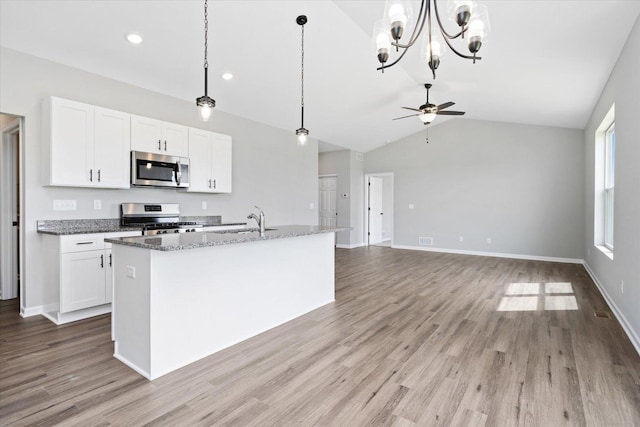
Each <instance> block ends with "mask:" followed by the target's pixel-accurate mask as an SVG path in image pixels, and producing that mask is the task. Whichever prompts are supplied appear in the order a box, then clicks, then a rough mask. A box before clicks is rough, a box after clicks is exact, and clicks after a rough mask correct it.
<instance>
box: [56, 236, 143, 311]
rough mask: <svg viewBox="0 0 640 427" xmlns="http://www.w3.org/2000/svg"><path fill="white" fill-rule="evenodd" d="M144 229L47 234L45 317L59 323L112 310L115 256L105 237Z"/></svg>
mask: <svg viewBox="0 0 640 427" xmlns="http://www.w3.org/2000/svg"><path fill="white" fill-rule="evenodd" d="M141 234H142V233H141V232H140V231H131V232H118V233H95V234H74V235H65V236H51V235H45V237H44V245H45V248H46V250H47V253H48V256H47V260H48V270H50V271H52V272H54V273H55V274H52V276H51V280H52V282H53V283H49V284H48V292H47V293H46V295H45V298H46V300H47V301H46V304H45V310H44V311H45V316H47V317H48V318H49V319H50V320H53V321H54V322H55V323H57V324H61V323H67V322H71V321H74V320H79V319H84V318H87V317H91V316H95V315H98V314H104V313H108V312H110V311H111V307H110V303H111V301H112V299H113V269H112V268H113V256H112V254H111V244H110V243H106V242H105V241H104V239H105V238H113V237H125V236H140V235H141Z"/></svg>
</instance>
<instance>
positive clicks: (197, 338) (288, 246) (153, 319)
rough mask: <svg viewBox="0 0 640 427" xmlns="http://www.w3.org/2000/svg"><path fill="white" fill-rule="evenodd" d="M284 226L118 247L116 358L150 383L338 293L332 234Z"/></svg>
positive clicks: (130, 241) (128, 241)
mask: <svg viewBox="0 0 640 427" xmlns="http://www.w3.org/2000/svg"><path fill="white" fill-rule="evenodd" d="M343 230H347V228H336V227H334V228H329V227H317V226H278V227H275V229H272V230H267V231H266V232H265V233H264V234H260V233H259V232H258V231H250V232H241V233H238V232H233V233H229V232H201V233H182V234H173V235H157V236H142V237H125V238H117V239H106V241H108V242H110V243H112V245H113V246H112V247H113V249H112V250H113V264H114V273H113V278H114V295H113V303H112V306H113V307H112V327H113V328H112V334H113V336H112V338H113V340H114V341H115V354H114V356H115V357H116V358H117V359H119V360H120V361H122V362H123V363H125V364H127V365H128V366H129V367H131V368H132V369H134V370H136V371H137V372H138V373H140V374H141V375H143V376H145V377H146V378H148V379H150V380H153V379H155V378H158V377H160V376H162V375H165V374H167V373H169V372H171V371H174V370H176V369H178V368H181V367H183V366H185V365H187V364H189V363H192V362H195V361H196V360H198V359H201V358H203V357H206V356H208V355H210V354H213V353H215V352H217V351H219V350H222V349H224V348H226V347H229V346H231V345H233V344H236V343H238V342H240V341H243V340H245V339H247V338H250V337H252V336H255V335H257V334H259V333H261V332H264V331H266V330H268V329H271V328H273V327H275V326H278V325H281V324H283V323H285V322H287V321H289V320H291V319H294V318H296V317H298V316H301V315H303V314H305V313H308V312H309V311H311V310H314V309H316V308H318V307H320V306H323V305H325V304H328V303H330V302H332V301H334V299H335V285H334V242H335V232H337V231H343Z"/></svg>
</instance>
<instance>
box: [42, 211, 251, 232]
mask: <svg viewBox="0 0 640 427" xmlns="http://www.w3.org/2000/svg"><path fill="white" fill-rule="evenodd" d="M180 220H181V221H191V222H195V223H198V224H200V225H202V226H203V227H211V226H228V225H245V223H244V222H222V217H221V216H219V215H213V216H183V217H180ZM37 229H38V233H43V234H52V235H54V236H66V235H71V234H93V233H118V232H122V231H142V227H138V226H130V225H129V226H123V225H120V219H119V218H106V219H63V220H45V221H38V222H37Z"/></svg>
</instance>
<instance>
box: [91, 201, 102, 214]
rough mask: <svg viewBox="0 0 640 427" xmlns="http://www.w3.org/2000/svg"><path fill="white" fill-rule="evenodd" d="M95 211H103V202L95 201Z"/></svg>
mask: <svg viewBox="0 0 640 427" xmlns="http://www.w3.org/2000/svg"><path fill="white" fill-rule="evenodd" d="M93 209H94V210H96V211H99V210H100V209H102V200H94V201H93Z"/></svg>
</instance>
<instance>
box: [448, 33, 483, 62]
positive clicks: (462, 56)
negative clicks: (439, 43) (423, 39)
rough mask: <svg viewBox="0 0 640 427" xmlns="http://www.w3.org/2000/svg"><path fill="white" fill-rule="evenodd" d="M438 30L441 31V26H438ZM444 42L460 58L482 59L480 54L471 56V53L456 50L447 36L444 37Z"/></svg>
mask: <svg viewBox="0 0 640 427" xmlns="http://www.w3.org/2000/svg"><path fill="white" fill-rule="evenodd" d="M440 32H441V33H442V28H440ZM443 35H444V34H443ZM444 42H445V43H446V44H447V46H449V49H451V50H452V51H453V53H455V54H456V55H458V56H459V57H460V58H464V59H473V60H474V61H475V60H480V59H482V57H480V56H473V55H465V54H464V53H460V52H458V51H457V50H456V49H455V48H454V47H453V46H452V45H451V43H450V42H449V39H448V38H447V37H445V38H444Z"/></svg>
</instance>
